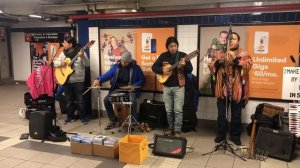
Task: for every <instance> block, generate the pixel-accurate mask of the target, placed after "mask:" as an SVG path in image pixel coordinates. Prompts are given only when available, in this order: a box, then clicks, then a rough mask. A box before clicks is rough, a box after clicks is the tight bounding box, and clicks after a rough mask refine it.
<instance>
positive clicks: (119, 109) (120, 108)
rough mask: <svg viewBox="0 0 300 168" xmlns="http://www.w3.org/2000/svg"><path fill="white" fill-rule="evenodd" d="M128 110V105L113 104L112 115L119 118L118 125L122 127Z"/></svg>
mask: <svg viewBox="0 0 300 168" xmlns="http://www.w3.org/2000/svg"><path fill="white" fill-rule="evenodd" d="M129 109H130V108H129V104H114V113H115V115H117V116H118V118H119V125H122V124H123V122H124V121H125V120H126V118H127V117H128V115H129Z"/></svg>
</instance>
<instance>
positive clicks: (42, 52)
mask: <svg viewBox="0 0 300 168" xmlns="http://www.w3.org/2000/svg"><path fill="white" fill-rule="evenodd" d="M30 56H31V71H33V70H37V69H38V67H39V66H41V65H47V64H48V58H49V57H48V45H47V44H46V43H31V44H30Z"/></svg>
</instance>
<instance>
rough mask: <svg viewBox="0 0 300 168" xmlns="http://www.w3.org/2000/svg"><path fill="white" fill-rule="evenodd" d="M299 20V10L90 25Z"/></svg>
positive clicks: (103, 22)
mask: <svg viewBox="0 0 300 168" xmlns="http://www.w3.org/2000/svg"><path fill="white" fill-rule="evenodd" d="M287 22H300V12H282V13H262V14H261V15H252V14H227V15H226V14H225V15H207V16H183V17H159V18H136V19H103V20H90V21H89V26H90V27H97V26H98V27H116V26H117V27H118V26H123V27H124V26H166V25H190V24H198V25H224V24H261V23H264V24H265V23H287Z"/></svg>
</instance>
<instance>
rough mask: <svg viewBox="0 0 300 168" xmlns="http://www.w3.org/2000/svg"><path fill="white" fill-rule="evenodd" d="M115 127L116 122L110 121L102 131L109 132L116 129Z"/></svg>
mask: <svg viewBox="0 0 300 168" xmlns="http://www.w3.org/2000/svg"><path fill="white" fill-rule="evenodd" d="M117 126H118V121H116V120H113V121H110V122H109V123H108V124H107V126H106V128H104V129H105V130H110V129H113V128H115V127H117Z"/></svg>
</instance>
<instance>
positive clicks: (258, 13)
mask: <svg viewBox="0 0 300 168" xmlns="http://www.w3.org/2000/svg"><path fill="white" fill-rule="evenodd" d="M252 15H261V12H253V13H252Z"/></svg>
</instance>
